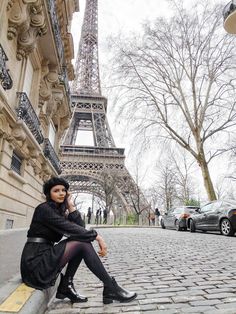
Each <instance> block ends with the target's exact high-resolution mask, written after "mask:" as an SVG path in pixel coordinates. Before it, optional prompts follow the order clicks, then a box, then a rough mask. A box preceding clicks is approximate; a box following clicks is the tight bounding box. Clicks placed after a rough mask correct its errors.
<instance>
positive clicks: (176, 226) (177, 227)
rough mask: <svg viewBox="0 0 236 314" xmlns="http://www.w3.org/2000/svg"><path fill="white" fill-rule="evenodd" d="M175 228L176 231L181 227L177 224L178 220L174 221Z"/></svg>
mask: <svg viewBox="0 0 236 314" xmlns="http://www.w3.org/2000/svg"><path fill="white" fill-rule="evenodd" d="M175 230H176V231H180V230H181V228H180V226H179V221H178V220H176V221H175Z"/></svg>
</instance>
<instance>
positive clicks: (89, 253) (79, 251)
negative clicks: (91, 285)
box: [60, 241, 111, 285]
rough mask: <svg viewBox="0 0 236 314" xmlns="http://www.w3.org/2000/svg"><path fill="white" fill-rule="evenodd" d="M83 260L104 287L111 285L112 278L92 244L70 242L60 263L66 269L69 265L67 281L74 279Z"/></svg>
mask: <svg viewBox="0 0 236 314" xmlns="http://www.w3.org/2000/svg"><path fill="white" fill-rule="evenodd" d="M82 259H84V262H85V264H86V266H87V267H88V268H89V270H91V272H92V273H93V274H94V275H95V276H97V277H98V279H100V280H101V281H102V282H103V283H104V285H109V284H110V282H111V277H110V276H109V275H108V273H107V271H106V269H105V268H104V266H103V264H102V262H101V260H100V258H99V257H98V255H97V253H96V252H95V250H94V247H93V246H92V244H91V243H88V242H80V241H68V242H67V243H66V247H65V251H64V254H63V256H62V258H61V261H60V267H64V266H65V265H66V264H67V263H68V265H67V269H66V273H65V279H68V278H73V277H74V275H75V272H76V270H77V269H78V267H79V265H80V263H81V261H82Z"/></svg>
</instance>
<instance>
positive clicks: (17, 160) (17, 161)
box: [11, 151, 22, 174]
mask: <svg viewBox="0 0 236 314" xmlns="http://www.w3.org/2000/svg"><path fill="white" fill-rule="evenodd" d="M21 166H22V158H21V157H20V156H19V155H17V154H16V152H15V151H13V154H12V159H11V169H12V170H14V171H15V172H17V173H18V174H21Z"/></svg>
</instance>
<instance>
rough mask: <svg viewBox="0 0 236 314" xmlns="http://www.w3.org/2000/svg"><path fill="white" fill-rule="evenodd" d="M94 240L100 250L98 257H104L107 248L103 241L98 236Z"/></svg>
mask: <svg viewBox="0 0 236 314" xmlns="http://www.w3.org/2000/svg"><path fill="white" fill-rule="evenodd" d="M96 240H97V241H98V245H99V248H100V250H99V251H98V255H99V256H101V257H104V256H106V255H107V246H106V243H105V241H104V240H103V238H102V237H101V236H100V235H97V237H96Z"/></svg>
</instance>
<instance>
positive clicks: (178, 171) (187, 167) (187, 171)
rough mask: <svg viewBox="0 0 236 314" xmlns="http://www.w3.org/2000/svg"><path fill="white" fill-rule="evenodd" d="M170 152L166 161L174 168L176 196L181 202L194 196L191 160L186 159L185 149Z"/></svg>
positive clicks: (183, 202)
mask: <svg viewBox="0 0 236 314" xmlns="http://www.w3.org/2000/svg"><path fill="white" fill-rule="evenodd" d="M177 153H178V150H176V152H175V154H174V152H170V154H169V160H168V162H169V163H171V164H172V166H173V167H174V169H175V182H176V191H177V192H176V197H177V199H179V200H180V202H181V203H182V204H185V203H186V202H188V201H189V200H190V199H193V198H194V182H193V179H192V176H191V167H192V166H193V162H190V161H188V160H187V156H186V154H185V151H183V152H180V153H179V154H177Z"/></svg>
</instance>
